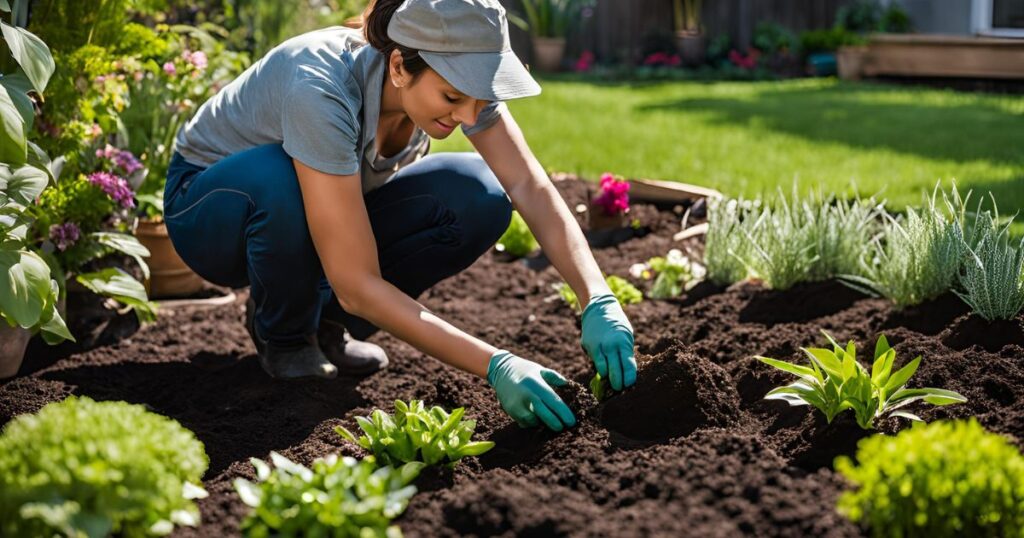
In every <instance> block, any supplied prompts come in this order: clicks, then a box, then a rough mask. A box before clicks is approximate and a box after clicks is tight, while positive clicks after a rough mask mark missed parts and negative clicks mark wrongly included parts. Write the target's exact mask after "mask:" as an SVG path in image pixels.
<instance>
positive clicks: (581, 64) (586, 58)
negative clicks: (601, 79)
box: [573, 50, 594, 73]
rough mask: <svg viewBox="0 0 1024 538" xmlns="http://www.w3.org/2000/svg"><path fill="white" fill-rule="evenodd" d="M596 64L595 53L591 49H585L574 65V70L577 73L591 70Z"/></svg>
mask: <svg viewBox="0 0 1024 538" xmlns="http://www.w3.org/2000/svg"><path fill="white" fill-rule="evenodd" d="M593 65H594V53H593V52H590V51H589V50H585V51H583V54H581V55H580V57H579V59H578V60H576V63H575V64H574V65H573V70H574V71H576V72H577V73H586V72H587V71H590V68H591V67H592V66H593Z"/></svg>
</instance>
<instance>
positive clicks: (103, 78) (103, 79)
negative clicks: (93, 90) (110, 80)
mask: <svg viewBox="0 0 1024 538" xmlns="http://www.w3.org/2000/svg"><path fill="white" fill-rule="evenodd" d="M93 80H94V81H95V82H96V84H103V83H104V82H106V81H107V77H106V76H104V75H100V76H98V77H96V78H95V79H93Z"/></svg>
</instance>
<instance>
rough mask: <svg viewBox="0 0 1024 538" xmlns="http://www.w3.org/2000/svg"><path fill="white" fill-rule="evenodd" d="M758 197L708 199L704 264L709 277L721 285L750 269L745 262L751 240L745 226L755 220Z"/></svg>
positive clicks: (739, 276) (745, 273)
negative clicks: (747, 237) (756, 198)
mask: <svg viewBox="0 0 1024 538" xmlns="http://www.w3.org/2000/svg"><path fill="white" fill-rule="evenodd" d="M760 205H761V202H760V201H759V200H753V201H752V200H743V199H722V198H715V199H709V200H708V231H707V234H706V235H705V237H704V266H705V267H707V277H708V280H710V281H712V282H714V283H715V284H718V285H720V286H727V285H729V284H732V283H734V282H739V281H741V280H745V279H746V278H747V277H748V276H749V275H750V271H749V269H748V267H747V265H746V263H745V262H744V260H746V259H748V258H749V255H748V250H749V249H750V242H749V241H747V240H746V234H747V233H749V231H748V230H747V228H749V227H751V226H752V225H753V224H754V222H755V221H756V220H757V217H756V214H757V212H759V208H760Z"/></svg>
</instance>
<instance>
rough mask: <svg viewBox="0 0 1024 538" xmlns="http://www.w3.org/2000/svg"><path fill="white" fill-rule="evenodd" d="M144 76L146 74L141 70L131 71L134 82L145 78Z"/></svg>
mask: <svg viewBox="0 0 1024 538" xmlns="http://www.w3.org/2000/svg"><path fill="white" fill-rule="evenodd" d="M145 76H146V73H145V72H143V71H136V72H134V73H132V78H134V79H135V82H140V81H141V80H142V79H143V78H145Z"/></svg>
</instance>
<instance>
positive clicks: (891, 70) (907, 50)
mask: <svg viewBox="0 0 1024 538" xmlns="http://www.w3.org/2000/svg"><path fill="white" fill-rule="evenodd" d="M863 73H864V75H866V76H878V75H896V76H929V77H964V78H1004V79H1024V40H1013V39H996V38H962V37H949V38H944V37H941V36H929V37H922V36H918V37H916V38H908V37H906V36H902V37H901V36H875V37H874V38H872V40H871V42H870V44H869V45H868V52H867V56H866V57H865V58H864V65H863Z"/></svg>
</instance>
